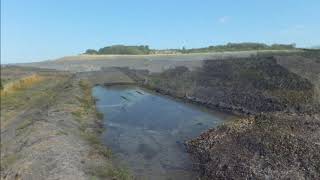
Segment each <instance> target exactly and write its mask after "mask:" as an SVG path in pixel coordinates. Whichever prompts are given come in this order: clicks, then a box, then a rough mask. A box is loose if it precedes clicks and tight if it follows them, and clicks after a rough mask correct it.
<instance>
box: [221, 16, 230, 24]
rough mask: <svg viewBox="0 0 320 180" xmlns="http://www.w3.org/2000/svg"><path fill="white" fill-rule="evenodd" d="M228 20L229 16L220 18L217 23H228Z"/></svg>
mask: <svg viewBox="0 0 320 180" xmlns="http://www.w3.org/2000/svg"><path fill="white" fill-rule="evenodd" d="M229 20H230V17H229V16H222V17H220V18H219V19H218V21H219V23H222V24H224V23H227V22H228V21H229Z"/></svg>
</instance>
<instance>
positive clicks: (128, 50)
mask: <svg viewBox="0 0 320 180" xmlns="http://www.w3.org/2000/svg"><path fill="white" fill-rule="evenodd" d="M295 48H296V45H295V44H272V45H267V44H263V43H251V42H248V43H228V44H226V45H216V46H208V47H204V48H191V49H187V48H185V47H182V48H181V49H166V50H157V49H150V48H149V46H148V45H140V46H125V45H113V46H106V47H103V48H100V49H99V50H95V49H88V50H86V52H85V53H84V54H91V55H94V54H97V55H104V54H128V55H143V54H161V53H163V54H166V53H170V54H173V53H181V54H187V53H205V52H223V51H249V50H291V49H295Z"/></svg>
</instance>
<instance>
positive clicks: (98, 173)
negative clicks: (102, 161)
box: [89, 165, 133, 180]
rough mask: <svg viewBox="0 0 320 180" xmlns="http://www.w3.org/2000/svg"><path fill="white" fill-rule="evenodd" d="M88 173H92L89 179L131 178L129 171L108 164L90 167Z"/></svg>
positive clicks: (121, 179)
mask: <svg viewBox="0 0 320 180" xmlns="http://www.w3.org/2000/svg"><path fill="white" fill-rule="evenodd" d="M89 173H90V174H92V177H91V178H90V179H92V180H94V179H109V178H111V179H115V180H133V177H132V175H131V174H130V172H129V171H128V170H127V169H125V168H112V167H109V166H106V165H105V166H98V167H91V168H90V169H89Z"/></svg>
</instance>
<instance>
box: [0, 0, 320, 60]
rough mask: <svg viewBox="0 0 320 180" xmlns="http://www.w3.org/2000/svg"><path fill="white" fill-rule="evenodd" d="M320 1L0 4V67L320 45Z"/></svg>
mask: <svg viewBox="0 0 320 180" xmlns="http://www.w3.org/2000/svg"><path fill="white" fill-rule="evenodd" d="M319 9H320V1H319V0H241V1H235V0H223V1H221V0H219V1H218V0H201V1H199V0H175V1H174V0H157V1H155V0H134V1H133V0H1V63H16V62H31V61H40V60H47V59H54V58H58V57H61V56H65V55H75V54H79V53H81V52H83V51H85V50H86V49H88V48H95V49H98V48H100V47H104V46H107V45H112V44H127V45H135V44H147V45H150V47H151V48H181V47H182V46H186V47H187V48H191V47H203V46H208V45H217V44H225V43H227V42H263V43H269V44H270V43H293V42H295V43H296V44H297V45H298V46H300V47H310V46H314V45H320V12H319Z"/></svg>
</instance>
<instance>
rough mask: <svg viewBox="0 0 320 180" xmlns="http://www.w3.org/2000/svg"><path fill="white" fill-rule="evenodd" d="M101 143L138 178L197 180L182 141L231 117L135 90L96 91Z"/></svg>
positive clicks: (142, 90)
mask: <svg viewBox="0 0 320 180" xmlns="http://www.w3.org/2000/svg"><path fill="white" fill-rule="evenodd" d="M93 95H94V97H95V98H97V100H98V101H97V108H98V111H100V112H102V113H103V114H104V125H105V127H106V130H105V132H104V133H103V135H102V140H103V143H105V144H106V145H107V146H108V147H110V148H111V149H112V151H113V154H114V156H115V159H116V162H118V163H119V164H120V165H121V166H126V167H127V168H128V169H129V171H130V172H131V173H132V174H134V175H135V176H136V177H137V179H183V180H187V179H197V173H196V172H195V171H194V170H193V169H192V161H191V159H190V157H189V155H188V153H187V152H186V151H185V146H184V144H183V143H184V142H185V141H186V140H189V139H191V138H194V137H197V136H198V135H200V134H201V132H203V131H205V130H207V129H209V128H212V127H214V126H217V125H218V124H220V123H222V122H223V121H225V120H228V119H230V118H233V117H232V116H231V115H228V114H224V113H221V112H214V111H208V110H206V109H203V108H200V107H198V106H195V105H191V104H186V103H183V102H180V101H177V100H174V99H172V98H169V97H166V96H162V95H159V94H155V93H152V92H150V91H147V90H144V89H141V88H138V87H132V86H115V87H102V86H96V87H94V89H93Z"/></svg>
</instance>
